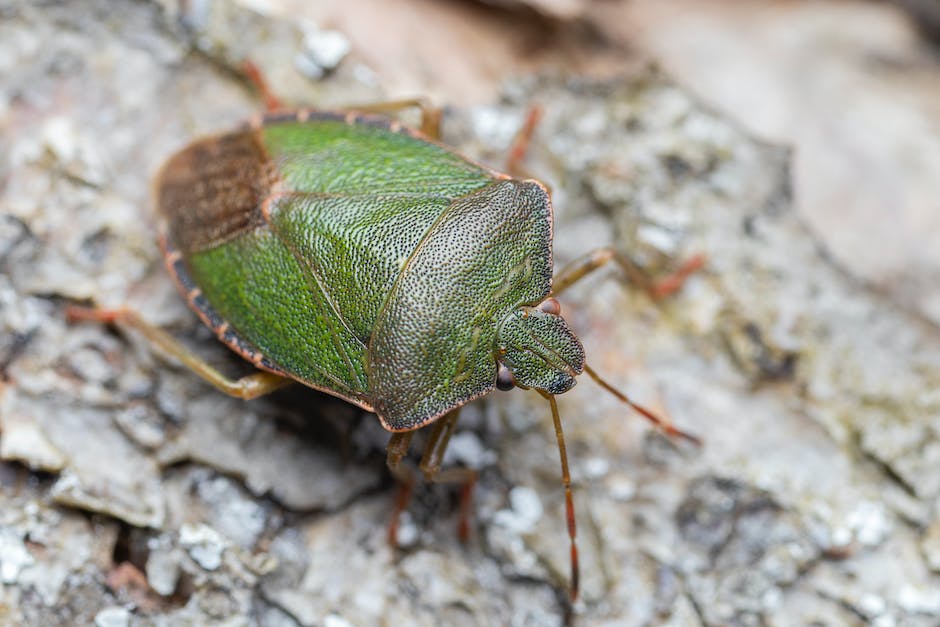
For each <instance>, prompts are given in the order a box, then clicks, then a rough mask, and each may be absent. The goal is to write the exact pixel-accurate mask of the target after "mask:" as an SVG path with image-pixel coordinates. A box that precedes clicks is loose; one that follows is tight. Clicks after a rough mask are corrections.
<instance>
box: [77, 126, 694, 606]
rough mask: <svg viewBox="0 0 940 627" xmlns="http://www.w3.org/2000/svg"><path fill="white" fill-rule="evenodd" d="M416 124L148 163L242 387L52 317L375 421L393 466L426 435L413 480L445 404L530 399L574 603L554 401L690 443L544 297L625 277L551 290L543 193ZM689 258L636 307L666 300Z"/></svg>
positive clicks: (132, 319) (437, 435) (203, 142)
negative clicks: (510, 395) (601, 365)
mask: <svg viewBox="0 0 940 627" xmlns="http://www.w3.org/2000/svg"><path fill="white" fill-rule="evenodd" d="M433 119H434V118H433V117H432V116H431V115H430V114H429V113H428V111H425V116H424V118H423V120H424V123H423V124H422V128H424V129H426V130H427V131H428V132H427V133H425V132H420V131H416V130H412V129H410V128H407V127H405V126H402V125H401V124H400V123H398V122H397V121H393V120H389V119H386V118H383V117H378V116H375V115H371V114H365V113H357V112H338V113H333V112H323V111H313V110H306V109H302V110H299V111H296V112H292V113H277V112H275V113H269V114H266V115H263V116H260V117H257V118H255V119H254V120H252V121H251V122H249V123H247V124H245V125H244V126H243V127H242V128H240V129H237V130H235V131H232V132H228V133H224V134H221V135H216V136H212V137H208V138H204V139H200V140H197V141H196V142H194V143H192V144H190V145H189V146H187V147H186V148H184V149H182V150H181V151H180V152H178V153H177V154H175V155H174V156H172V157H171V158H170V159H169V160H168V161H167V162H166V164H165V165H164V166H163V168H162V169H161V171H160V172H159V174H158V175H157V178H156V182H155V202H156V207H157V211H158V213H159V215H160V218H161V222H162V232H161V235H160V242H161V246H162V249H163V253H164V256H165V261H166V265H167V268H168V269H169V271H170V273H171V275H172V276H173V278H174V279H175V281H176V282H177V284H178V286H179V288H180V291H181V292H182V293H183V295H184V296H185V298H186V300H187V302H188V303H189V306H190V307H191V308H192V309H193V310H194V311H195V312H196V313H197V314H198V315H199V317H200V318H201V319H202V321H203V322H204V323H205V324H206V325H207V326H208V327H209V328H211V329H212V330H213V332H214V333H215V334H216V336H217V337H218V338H219V339H220V340H221V341H222V342H224V343H225V344H226V345H228V346H229V347H230V348H231V349H232V350H234V351H235V352H237V353H238V354H240V355H241V356H242V357H244V358H245V359H247V360H249V361H250V362H251V363H253V364H254V365H255V366H256V367H257V368H258V369H259V370H260V372H258V373H256V374H253V375H249V376H247V377H244V378H243V379H240V380H237V381H233V380H230V379H227V378H225V377H224V376H223V375H222V374H221V373H219V372H218V371H216V370H215V369H214V368H212V367H211V366H209V365H208V364H207V363H206V362H204V361H202V360H201V359H199V358H198V357H196V356H195V355H194V354H192V353H191V352H190V351H188V350H187V349H186V348H184V347H183V346H182V345H181V344H180V343H178V342H177V341H176V340H174V339H173V338H172V337H170V336H169V335H167V334H166V333H165V332H163V331H162V330H160V329H158V328H155V327H153V326H151V325H149V324H147V323H146V322H144V321H143V320H142V319H141V318H140V317H139V316H137V315H136V314H135V313H134V312H133V311H130V310H127V309H117V310H84V309H78V308H73V309H72V311H71V314H72V316H73V317H74V318H85V319H97V320H105V321H115V322H120V323H123V324H125V325H129V326H133V327H135V328H137V329H138V330H140V331H141V332H143V333H144V334H145V335H146V336H147V337H148V338H149V339H150V340H151V341H152V342H153V343H155V344H157V345H158V346H159V347H160V348H162V349H163V350H164V351H165V352H167V353H169V354H171V355H172V356H175V357H176V358H178V359H180V360H181V361H182V362H183V363H184V364H185V365H186V366H188V367H190V368H191V369H193V370H194V371H196V372H197V373H198V374H199V375H200V376H202V377H203V378H204V379H206V380H207V381H208V382H209V383H211V384H212V385H214V386H215V387H217V388H219V389H220V390H222V391H224V392H226V393H228V394H232V395H234V396H238V397H241V398H254V397H257V396H259V395H262V394H265V393H267V392H270V391H272V390H274V389H277V388H279V387H281V386H283V385H284V384H286V383H289V382H292V381H298V382H300V383H303V384H304V385H307V386H310V387H312V388H316V389H318V390H322V391H324V392H327V393H329V394H333V395H335V396H338V397H340V398H343V399H345V400H347V401H349V402H351V403H354V404H356V405H358V406H359V407H361V408H363V409H364V410H367V411H370V412H374V413H375V414H376V415H377V416H378V418H379V420H380V421H381V423H382V426H383V427H384V428H385V429H387V430H388V431H390V432H392V436H391V440H390V441H389V445H388V463H389V466H390V468H392V469H393V470H395V469H396V468H398V464H399V462H400V460H401V459H402V457H403V456H404V455H405V453H406V452H407V449H408V445H409V443H410V439H411V436H412V435H413V433H414V431H415V430H417V429H420V428H422V427H425V426H428V425H431V428H432V432H431V436H430V437H429V438H428V444H427V448H426V451H425V455H424V458H423V460H422V464H421V468H422V470H423V471H424V472H425V474H426V475H429V476H433V475H434V474H436V473H437V471H438V469H439V468H440V464H441V460H442V458H443V453H444V449H445V447H446V446H447V441H448V439H449V437H450V434H451V433H452V431H453V428H454V423H455V420H456V417H457V413H458V411H459V409H460V407H461V406H462V405H464V404H466V403H467V402H469V401H471V400H473V399H475V398H478V397H480V396H483V395H485V394H487V393H489V392H490V391H492V390H493V389H494V388H497V387H498V388H500V389H509V388H512V387H520V388H533V389H535V390H536V391H538V392H539V393H540V394H542V395H543V396H544V397H545V398H546V399H547V400H548V401H549V403H550V406H551V411H552V416H553V420H554V425H555V432H556V435H557V438H558V446H559V452H560V456H561V463H562V476H563V484H564V489H565V495H566V511H567V520H568V529H569V536H570V544H571V592H572V596H575V595H576V594H577V586H578V583H577V582H578V561H577V548H576V543H575V535H576V534H575V518H574V505H573V500H572V497H571V487H570V479H569V474H568V467H567V458H566V454H565V447H564V439H563V436H562V429H561V421H560V418H559V415H558V409H557V406H556V403H555V399H554V396H555V395H556V394H561V393H563V392H566V391H568V390H569V389H571V388H572V387H573V386H574V385H575V379H576V377H577V376H578V375H580V374H581V373H582V372H587V373H588V375H589V376H590V377H592V378H593V379H595V380H596V381H597V382H598V383H599V384H600V385H602V386H603V387H604V388H605V389H607V390H608V391H610V392H611V393H613V394H615V395H616V396H617V397H618V398H620V399H621V400H622V401H623V402H625V403H627V404H629V405H630V406H632V407H634V408H635V409H637V410H638V411H639V412H640V413H642V414H643V415H644V416H645V417H646V418H648V419H649V420H652V421H653V422H655V423H657V424H659V425H660V426H661V427H662V428H664V429H665V430H666V431H667V432H668V433H671V434H673V435H679V436H683V437H687V438H689V439H694V438H692V436H688V435H687V434H685V433H683V432H681V431H679V430H677V429H675V428H674V427H672V426H671V425H669V424H667V423H664V422H662V421H660V420H659V419H658V418H657V417H656V416H654V415H653V414H652V413H650V412H649V411H647V410H646V409H644V408H642V407H640V406H637V405H635V404H634V403H632V402H631V401H630V400H629V399H628V398H627V397H626V396H624V395H623V394H622V393H620V392H619V391H617V390H615V389H614V388H613V387H611V386H610V385H608V384H607V383H606V382H604V381H603V380H602V379H600V378H599V377H598V376H597V375H596V373H594V372H593V371H592V370H591V369H590V368H589V367H588V366H587V364H586V363H585V358H584V351H583V348H582V346H581V342H580V341H579V340H578V338H577V336H576V335H575V334H574V332H573V331H572V330H571V329H570V328H569V327H568V325H567V323H566V322H565V320H564V318H563V317H562V316H561V309H560V306H559V304H558V301H557V300H555V298H554V296H555V295H557V294H558V293H560V292H561V291H563V290H564V289H566V288H567V287H568V286H570V285H571V284H572V283H574V282H575V281H577V280H578V279H580V278H581V277H582V276H584V275H586V274H587V273H589V272H590V271H592V270H594V269H595V268H598V267H600V266H601V265H604V264H605V263H607V262H608V261H611V260H613V261H615V262H617V263H618V264H619V265H620V266H621V267H623V268H624V269H625V270H626V271H627V273H628V274H629V275H630V278H631V279H634V280H642V275H641V274H639V273H638V272H637V271H636V270H635V268H634V266H632V264H630V263H629V261H628V260H627V259H626V258H624V257H623V256H621V255H618V254H616V253H615V252H613V251H612V250H611V249H602V250H598V251H594V252H593V253H589V254H588V255H586V256H585V257H584V258H582V259H580V260H578V261H576V262H574V263H573V264H572V265H571V266H570V267H568V268H566V269H564V270H562V271H561V272H560V273H559V274H558V275H557V276H555V277H554V279H553V275H552V272H553V266H552V228H553V227H552V206H551V200H550V197H549V194H548V192H547V190H546V188H545V187H544V186H543V185H542V184H541V183H538V182H537V181H534V180H531V179H523V178H515V177H513V176H510V175H507V174H502V173H499V172H497V171H494V170H491V169H489V168H486V167H483V166H481V165H479V164H477V163H474V162H473V161H471V160H469V159H467V158H465V157H463V156H461V155H460V154H458V153H457V152H456V151H454V150H452V149H450V148H448V147H446V146H444V145H443V144H441V143H439V142H438V141H437V140H436V138H435V137H431V136H429V135H433V134H434V133H433V129H434V127H435V124H433V123H432V120H433ZM534 123H535V118H534V117H532V118H530V121H529V124H527V127H526V129H527V132H524V133H521V134H520V138H521V139H520V140H518V141H517V144H516V147H517V149H516V150H515V151H514V153H513V154H514V155H515V161H518V159H519V158H520V156H521V154H522V152H523V151H524V145H525V141H526V140H527V137H528V135H529V134H530V133H531V129H532V126H533V125H534ZM510 169H511V170H512V169H517V168H510ZM700 261H701V260H700V259H699V258H696V259H693V260H692V261H691V262H689V263H687V264H686V265H685V266H683V267H682V268H681V269H680V270H679V272H677V274H676V275H675V276H674V277H672V279H671V282H667V283H659V284H657V285H656V286H649V285H648V287H649V289H650V291H651V293H653V294H654V295H663V294H665V293H667V292H669V291H672V290H673V289H675V287H677V286H678V284H679V283H680V282H681V279H682V278H684V276H685V275H686V274H688V273H689V272H691V271H693V270H694V269H695V268H696V267H697V266H698V265H699V263H700Z"/></svg>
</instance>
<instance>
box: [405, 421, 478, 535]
mask: <svg viewBox="0 0 940 627" xmlns="http://www.w3.org/2000/svg"><path fill="white" fill-rule="evenodd" d="M459 415H460V408H459V407H458V408H457V409H455V410H453V411H452V412H450V413H449V414H447V415H445V416H444V417H442V418H441V419H439V420H438V421H437V422H435V423H434V425H433V430H432V431H431V435H430V437H428V441H427V443H426V444H425V446H424V454H423V455H422V456H421V463H420V464H419V468H420V469H421V472H422V473H423V474H424V477H425V479H426V480H427V481H429V482H432V483H459V484H460V486H461V488H460V518H459V520H458V521H457V537H459V538H460V539H461V540H467V539H468V538H469V537H470V505H471V503H472V501H473V488H474V486H475V485H476V482H477V471H476V470H474V469H472V468H447V469H446V470H441V465H442V464H443V462H444V453H445V452H446V451H447V445H448V443H449V442H450V438H451V436H452V435H453V433H454V428H455V427H456V425H457V417H458V416H459Z"/></svg>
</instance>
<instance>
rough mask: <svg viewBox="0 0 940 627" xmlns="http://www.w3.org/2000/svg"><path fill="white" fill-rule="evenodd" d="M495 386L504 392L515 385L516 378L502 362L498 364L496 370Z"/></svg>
mask: <svg viewBox="0 0 940 627" xmlns="http://www.w3.org/2000/svg"><path fill="white" fill-rule="evenodd" d="M496 387H497V388H498V389H500V390H502V391H504V392H505V391H507V390H511V389H513V388H514V387H516V379H515V378H514V377H513V376H512V372H510V371H509V368H507V367H506V366H504V365H503V364H499V369H498V370H497V371H496Z"/></svg>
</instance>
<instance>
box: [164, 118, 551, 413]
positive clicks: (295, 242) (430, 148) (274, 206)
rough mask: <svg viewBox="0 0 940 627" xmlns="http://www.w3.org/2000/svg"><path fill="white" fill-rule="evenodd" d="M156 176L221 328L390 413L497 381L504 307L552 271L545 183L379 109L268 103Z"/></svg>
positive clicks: (197, 297)
mask: <svg viewBox="0 0 940 627" xmlns="http://www.w3.org/2000/svg"><path fill="white" fill-rule="evenodd" d="M156 194H157V206H158V210H159V212H160V213H161V216H162V218H163V219H164V221H165V222H166V225H165V228H166V234H165V237H166V240H167V250H168V251H173V252H172V253H170V252H168V255H169V254H172V255H174V257H176V256H177V252H175V251H178V257H179V259H178V260H177V259H175V258H174V260H173V261H174V263H172V264H170V265H171V266H172V269H173V271H174V274H175V275H176V276H177V279H178V282H179V283H180V286H181V289H183V291H184V292H186V293H187V296H188V301H189V302H190V305H191V306H192V307H193V308H194V309H196V310H197V312H198V313H200V316H201V317H202V318H203V320H204V321H206V323H207V324H209V326H210V327H212V328H213V329H214V330H215V331H216V333H217V334H218V335H219V337H220V339H222V340H223V341H225V342H226V343H227V344H228V345H229V346H231V347H232V348H233V349H234V350H236V351H237V352H239V353H240V354H242V355H243V356H245V357H246V358H249V359H251V360H252V361H253V362H254V363H255V364H256V365H258V366H259V367H262V368H265V369H268V370H272V371H274V372H278V373H280V374H287V375H288V376H290V377H292V378H294V379H296V380H298V381H300V382H302V383H305V384H307V385H309V386H311V387H315V388H317V389H320V390H323V391H326V392H329V393H332V394H335V395H337V396H340V397H341V398H345V399H347V400H349V401H351V402H354V403H356V404H358V405H360V406H361V407H364V408H366V409H370V410H374V411H375V412H376V413H377V414H378V415H379V418H380V419H381V421H382V424H383V426H385V427H386V428H387V429H389V430H394V431H405V430H410V429H415V428H418V427H420V426H422V425H424V424H427V423H428V422H430V421H432V420H434V419H435V418H437V417H439V416H441V415H443V414H444V413H446V412H447V411H449V410H450V409H452V408H454V407H456V406H459V405H461V404H463V403H465V402H467V401H469V400H471V399H473V398H476V397H478V396H481V395H483V394H485V393H486V392H488V391H490V390H491V389H492V388H493V387H494V385H495V378H496V353H495V351H496V341H497V340H496V333H497V324H498V322H499V320H501V319H502V318H503V317H504V316H506V315H508V313H509V312H511V311H512V310H513V309H515V308H517V307H518V306H520V305H522V304H532V303H536V302H538V301H540V300H541V299H543V298H544V297H545V296H547V295H548V293H549V290H550V286H551V205H550V202H549V199H548V195H547V193H546V192H545V190H544V188H542V186H541V185H539V184H538V183H535V182H531V181H527V182H521V181H515V180H510V179H507V178H506V177H504V176H502V175H498V174H495V173H493V172H490V171H488V170H486V169H484V168H482V167H480V166H478V165H476V164H474V163H472V162H470V161H468V160H466V159H464V158H463V157H461V156H460V155H458V154H456V153H454V152H453V151H451V150H449V149H447V148H446V147H443V146H440V145H438V144H435V143H433V142H430V141H427V140H426V139H424V138H423V137H421V136H420V135H418V134H417V133H415V132H413V131H410V130H407V129H398V128H397V127H393V126H391V125H390V123H388V122H387V121H385V120H382V119H381V118H373V117H366V116H354V115H346V116H343V115H336V114H329V113H308V112H302V113H301V114H300V115H290V116H283V115H282V116H269V117H267V118H265V120H264V122H263V123H262V124H259V125H254V126H249V127H246V128H245V129H243V130H240V131H237V132H234V133H230V134H226V135H221V136H216V137H210V138H207V139H203V140H200V141H197V142H195V143H193V144H191V145H190V146H189V147H187V148H185V149H183V150H182V151H181V152H179V153H177V154H176V155H175V156H173V157H172V158H171V159H170V160H169V161H168V162H167V164H166V165H165V166H164V168H163V170H162V171H161V173H160V174H159V176H158V179H157V184H156ZM194 290H196V291H195V292H194Z"/></svg>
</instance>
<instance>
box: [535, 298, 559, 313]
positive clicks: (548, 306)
mask: <svg viewBox="0 0 940 627" xmlns="http://www.w3.org/2000/svg"><path fill="white" fill-rule="evenodd" d="M536 309H538V310H539V311H541V312H543V313H547V314H552V315H555V316H560V315H561V303H559V302H558V301H557V300H555V299H554V298H552V297H551V296H549V297H548V298H546V299H545V300H543V301H542V302H540V303H539V304H538V305H537V306H536Z"/></svg>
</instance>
